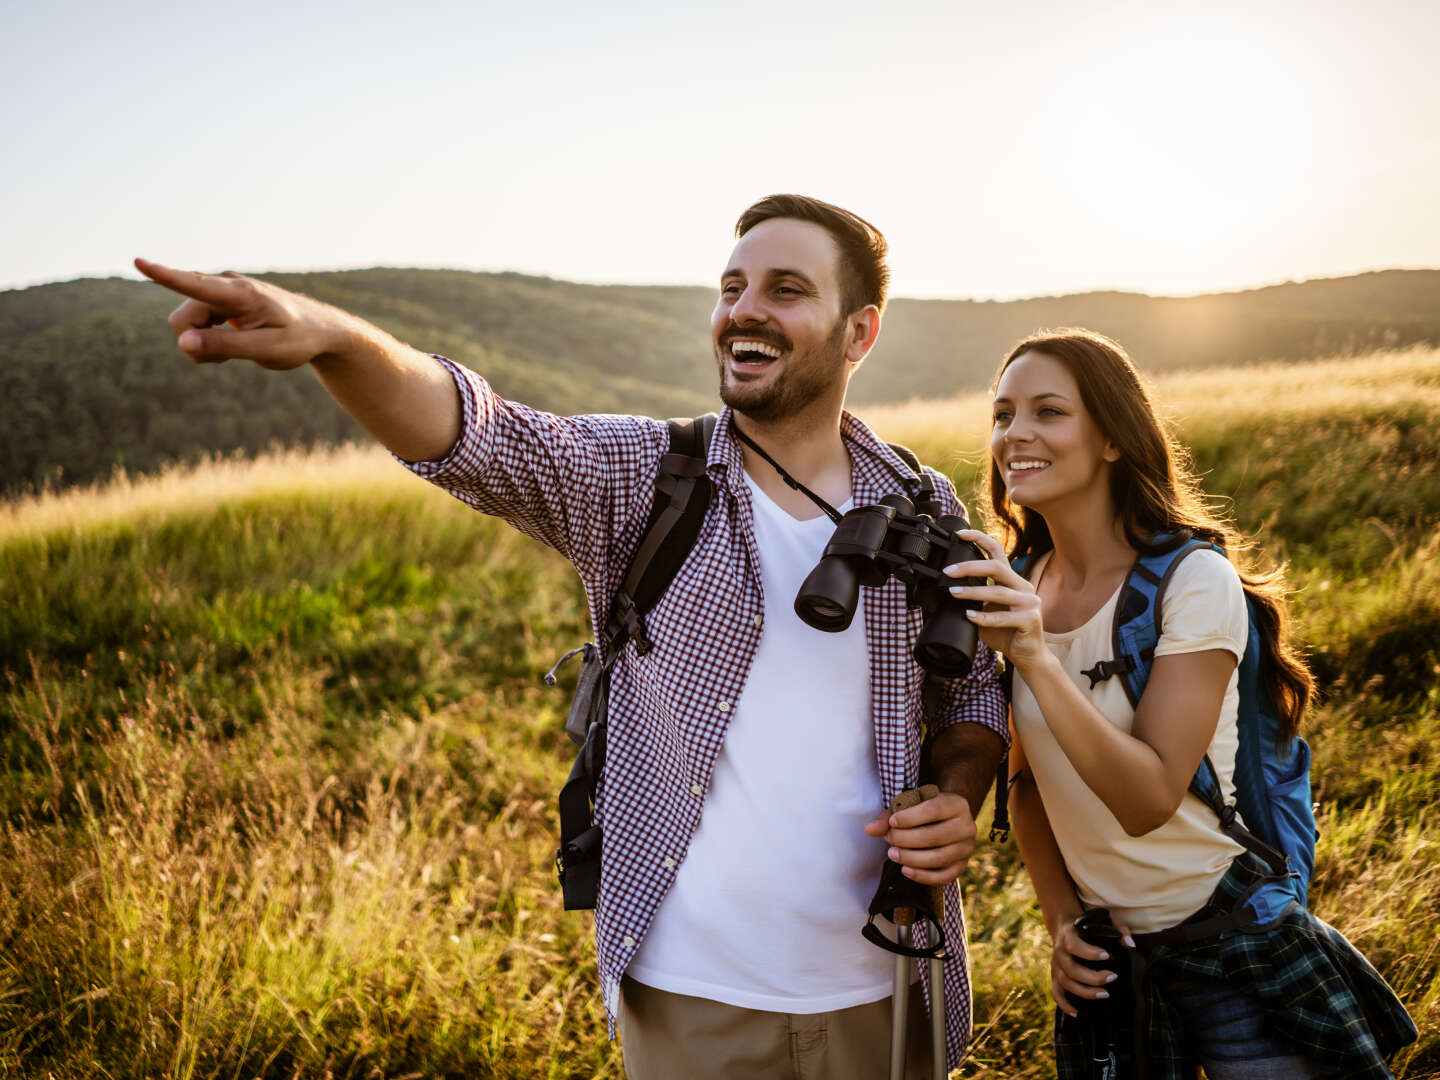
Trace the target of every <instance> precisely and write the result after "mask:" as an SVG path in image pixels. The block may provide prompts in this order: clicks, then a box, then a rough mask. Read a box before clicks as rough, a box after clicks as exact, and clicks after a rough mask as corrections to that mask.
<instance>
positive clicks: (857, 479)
mask: <svg viewBox="0 0 1440 1080" xmlns="http://www.w3.org/2000/svg"><path fill="white" fill-rule="evenodd" d="M442 363H444V364H445V365H446V366H447V367H448V368H449V370H450V371H451V373H452V374H453V375H454V376H455V381H456V385H457V386H458V387H459V390H460V396H461V399H462V404H463V409H464V421H463V427H462V431H461V435H460V438H459V440H458V441H457V442H456V444H455V446H454V447H453V448H452V449H451V451H450V453H449V454H448V455H446V457H444V458H443V459H441V460H439V461H433V462H420V463H409V462H407V463H405V464H406V465H407V467H408V468H410V469H412V470H413V471H414V472H415V473H417V474H418V475H420V476H422V477H424V478H425V479H427V480H430V481H432V482H433V483H435V484H438V485H439V486H440V487H442V488H444V489H445V490H447V491H449V492H450V493H451V494H453V495H454V496H455V497H456V498H458V499H460V500H462V501H463V502H465V503H467V504H468V505H470V506H472V507H474V508H475V509H476V510H480V511H482V512H484V513H487V514H494V515H496V516H498V517H501V518H503V519H504V520H506V521H507V522H509V523H510V524H511V525H513V526H515V527H516V528H517V529H519V530H520V531H521V532H523V533H525V534H526V535H528V536H533V537H535V538H536V539H538V540H541V541H543V542H544V543H546V544H549V545H550V546H551V547H553V548H555V549H556V550H557V551H559V552H560V553H561V554H562V555H564V556H565V557H566V558H567V559H569V560H570V562H571V563H573V564H574V566H575V568H576V570H578V571H579V573H580V577H581V580H582V581H583V582H584V586H585V594H586V597H587V599H588V602H589V607H590V617H591V620H592V622H593V623H594V625H595V626H596V627H603V626H604V625H605V621H606V615H607V613H608V609H609V606H610V601H611V597H613V596H614V594H615V592H616V591H617V590H618V589H619V587H620V583H621V580H622V579H623V578H624V576H625V572H626V570H627V568H628V566H629V561H630V558H631V555H632V553H633V552H634V550H635V548H636V547H637V546H638V545H639V541H640V535H641V532H642V531H643V529H644V525H645V521H646V519H647V517H648V514H649V511H650V505H651V502H652V501H653V499H654V494H655V477H656V474H657V472H658V469H659V462H660V458H661V457H662V456H663V455H664V454H665V453H666V452H667V450H668V449H669V433H668V430H667V428H666V426H665V424H663V423H661V422H659V421H656V420H652V419H649V418H647V417H641V416H572V417H561V416H553V415H551V414H549V413H544V412H539V411H537V410H535V409H531V408H528V407H527V406H524V405H520V404H517V403H516V402H513V401H507V400H506V399H504V398H502V397H500V396H499V395H497V394H496V393H495V392H494V391H493V390H491V389H490V386H489V384H488V383H486V381H485V380H484V379H483V378H481V377H480V376H478V375H476V374H475V373H474V372H472V371H469V370H468V369H466V368H463V367H461V366H459V365H457V364H453V363H451V362H450V361H448V360H444V359H443V358H442ZM841 431H842V432H843V434H844V435H845V436H846V437H847V439H848V440H849V442H850V446H851V455H850V456H851V476H850V479H851V489H852V493H853V498H854V502H855V505H857V506H863V505H866V504H869V503H874V502H878V501H879V499H880V498H881V497H882V496H884V495H887V494H890V493H892V492H894V491H898V490H901V484H900V480H899V478H900V477H902V476H904V477H910V476H913V473H912V472H911V471H910V469H909V467H908V466H907V465H906V464H905V463H904V462H903V461H901V460H900V458H899V457H898V456H897V455H896V454H895V452H894V451H893V450H891V449H890V448H889V447H888V446H886V445H885V443H883V442H882V441H880V440H879V439H877V438H876V437H875V436H874V435H873V434H872V433H871V432H870V431H869V429H868V428H866V427H865V426H864V425H863V424H861V423H860V421H858V420H856V419H855V418H854V417H853V416H851V415H850V414H849V413H846V414H844V415H843V417H842V418H841ZM857 448H858V450H857ZM742 468H743V466H742V465H741V456H740V448H739V444H738V442H737V441H736V440H735V438H734V437H733V435H732V434H731V431H730V426H729V410H728V409H727V410H725V411H723V412H721V414H720V420H719V423H718V424H717V425H716V427H715V436H714V439H713V441H712V442H711V445H710V448H709V454H708V456H707V459H706V471H707V472H708V474H709V476H710V479H711V481H712V485H713V492H714V494H713V495H712V497H711V500H710V505H709V508H708V510H707V512H706V515H705V520H704V522H703V524H702V526H701V529H700V536H699V538H698V539H697V540H696V542H695V546H694V549H693V550H692V552H691V554H690V557H689V558H688V559H687V560H686V561H685V563H684V564H683V565H682V566H681V568H680V571H679V573H678V574H677V575H676V577H675V580H674V581H673V582H672V584H671V585H670V587H669V588H668V589H667V590H666V592H665V595H664V596H663V597H662V598H661V600H660V602H659V603H658V604H657V605H656V606H655V608H654V609H653V610H652V611H651V612H650V613H649V615H648V616H647V617H646V626H647V629H648V632H649V636H650V638H651V640H652V641H653V643H654V647H653V648H652V649H651V651H650V652H648V653H647V654H646V655H645V656H643V657H640V656H637V655H636V654H635V648H634V646H633V645H627V646H626V647H625V649H624V651H623V652H622V654H621V656H620V658H619V660H618V661H617V663H616V664H615V668H614V670H613V672H612V676H611V686H610V716H609V730H608V732H607V746H606V757H605V769H604V775H603V777H602V779H601V783H600V788H599V792H598V797H597V803H598V805H597V811H596V817H597V820H598V821H600V822H601V823H602V824H603V826H604V830H605V844H604V849H603V853H602V857H601V858H602V861H601V873H600V890H599V896H598V900H597V903H596V909H595V945H596V951H597V954H598V964H599V970H600V983H601V988H602V991H603V994H604V1000H605V1009H606V1015H607V1017H608V1018H609V1024H610V1031H611V1034H612V1036H613V1033H614V1024H615V1011H616V1008H617V1005H618V1002H619V992H620V978H621V975H622V974H623V973H624V971H625V968H626V966H627V965H628V964H629V963H630V960H631V958H632V957H633V956H634V955H635V952H636V950H637V949H638V948H639V946H640V942H641V940H642V939H643V938H644V937H645V933H646V930H647V929H648V928H649V926H650V922H651V919H652V918H653V917H654V915H655V912H656V910H657V909H658V908H659V906H660V902H661V900H662V899H663V898H664V896H665V893H666V891H667V890H668V889H669V888H670V884H671V882H672V881H673V880H674V878H675V875H676V873H678V872H679V869H680V867H681V865H683V861H684V857H685V852H686V849H687V847H688V845H689V843H690V838H691V836H692V835H693V834H694V832H695V828H696V826H697V825H698V824H699V821H700V813H701V810H702V809H703V807H704V804H705V792H706V790H707V788H708V787H709V785H710V777H711V772H712V770H713V768H714V766H715V760H716V758H717V756H718V755H719V753H720V748H721V745H722V743H723V742H724V739H725V729H726V726H727V724H728V722H729V720H730V716H731V706H732V705H733V703H734V702H736V701H738V700H739V699H740V691H741V689H742V688H743V687H744V685H745V679H746V676H747V674H748V673H749V669H750V664H751V662H752V660H753V659H754V657H755V650H756V647H757V646H758V645H759V642H760V635H761V632H762V628H763V624H764V613H765V605H766V598H765V597H764V596H762V595H761V587H760V580H761V579H760V570H759V555H758V552H757V550H756V547H755V536H754V523H753V518H752V516H751V502H750V498H751V496H750V491H749V488H748V487H747V486H746V483H745V479H744V476H743V473H742ZM930 472H931V476H932V478H934V480H935V486H936V488H937V491H938V493H939V497H940V499H941V500H942V502H943V503H944V505H945V508H946V512H947V513H962V514H963V512H964V511H963V510H962V509H961V508H960V504H959V501H958V500H957V499H956V497H955V494H954V490H953V488H952V487H951V485H950V483H949V481H948V480H946V479H944V478H943V477H941V476H940V475H939V474H938V473H935V472H933V470H931V471H930ZM773 599H774V602H776V603H781V604H789V603H791V602H792V599H791V598H790V597H776V598H773ZM862 610H863V611H864V615H865V634H866V639H867V641H868V642H869V651H870V684H871V701H872V706H873V709H874V724H875V756H876V760H877V762H878V764H879V770H880V784H881V788H882V792H883V795H884V798H885V800H886V802H887V803H888V801H889V800H890V799H892V798H893V797H894V796H895V795H896V794H897V793H898V792H900V791H902V790H904V789H906V788H909V787H913V786H914V785H915V783H916V781H917V777H918V775H919V770H920V741H921V734H922V733H921V729H920V723H921V683H922V680H923V674H924V673H923V672H922V670H921V669H920V667H919V666H918V665H917V664H916V663H915V661H914V660H913V659H912V657H911V647H912V646H913V644H914V641H915V635H916V633H917V632H918V631H919V629H920V622H921V614H920V612H918V611H915V610H912V609H909V608H907V607H906V606H905V589H904V586H903V585H902V584H901V583H900V582H898V581H896V580H895V579H893V578H892V579H890V580H889V581H888V582H887V583H886V584H885V585H883V586H881V587H880V588H878V589H872V590H870V591H869V592H868V593H867V595H866V602H865V604H864V605H863V609H862ZM805 674H806V673H800V675H801V677H805ZM811 674H812V675H813V676H814V677H817V678H818V677H823V674H822V673H819V672H815V673H811ZM945 688H946V695H945V697H946V700H945V702H944V706H943V708H942V709H941V710H940V712H939V715H938V716H937V717H936V718H934V719H933V720H932V724H938V725H940V726H944V725H948V724H954V723H963V722H968V723H978V724H983V725H984V726H986V727H988V728H990V729H992V730H993V731H995V732H997V733H999V734H1000V735H1001V737H1002V738H1004V739H1006V741H1007V742H1008V734H1007V731H1006V724H1005V713H1004V702H1003V698H1002V694H1001V690H1000V687H999V684H998V681H997V679H996V677H995V658H994V655H993V654H992V653H991V652H990V651H989V650H988V649H986V648H985V647H984V646H983V645H981V646H980V648H979V651H978V653H977V655H976V658H975V663H974V666H973V667H972V668H971V671H970V674H969V675H967V676H966V677H965V678H963V679H955V680H950V681H948V682H946V683H945ZM875 870H876V880H877V882H878V880H879V872H880V867H879V866H877V867H876V868H875ZM948 894H949V895H948V900H947V905H946V919H945V923H946V924H945V934H946V938H947V939H948V941H950V942H951V943H953V945H954V947H953V948H952V949H951V950H950V953H949V959H948V960H947V961H946V963H945V983H946V990H947V994H946V1002H947V1006H948V1008H947V1010H946V1011H947V1013H948V1014H949V1015H948V1017H947V1020H948V1023H947V1026H948V1028H949V1039H950V1047H949V1050H950V1053H949V1056H950V1059H951V1064H952V1065H953V1064H955V1063H956V1062H957V1061H958V1058H959V1055H960V1053H961V1051H962V1050H963V1048H964V1046H965V1044H966V1043H967V1042H968V1041H969V1037H970V981H969V974H968V965H967V963H966V959H965V950H964V942H965V930H964V919H963V913H962V911H961V906H960V903H959V895H958V891H957V890H956V887H955V886H954V885H951V886H950V887H949V889H948ZM917 930H919V928H917ZM855 931H856V933H859V931H860V927H859V926H857V927H856V928H855ZM919 936H920V937H921V939H922V940H923V931H921V932H920V933H919ZM927 998H928V992H927Z"/></svg>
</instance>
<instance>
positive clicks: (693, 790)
mask: <svg viewBox="0 0 1440 1080" xmlns="http://www.w3.org/2000/svg"><path fill="white" fill-rule="evenodd" d="M690 794H691V795H704V794H705V789H704V788H702V787H701V786H700V785H699V784H691V785H690Z"/></svg>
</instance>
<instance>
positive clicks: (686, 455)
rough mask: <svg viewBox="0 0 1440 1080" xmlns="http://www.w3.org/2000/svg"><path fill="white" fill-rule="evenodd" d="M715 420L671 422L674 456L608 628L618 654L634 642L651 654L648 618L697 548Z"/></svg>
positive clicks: (658, 481) (666, 460)
mask: <svg viewBox="0 0 1440 1080" xmlns="http://www.w3.org/2000/svg"><path fill="white" fill-rule="evenodd" d="M717 419H718V418H717V417H716V415H715V414H714V413H706V414H705V415H704V416H697V417H695V418H694V419H693V420H671V421H669V428H670V451H669V453H667V454H666V455H665V456H664V457H662V458H661V459H660V471H659V473H658V474H657V475H656V477H655V501H654V502H653V503H652V504H651V506H650V518H649V520H648V521H647V522H646V525H645V532H644V533H643V534H642V535H641V538H640V546H639V547H637V548H636V549H635V554H634V556H633V557H632V558H631V560H630V569H629V570H627V571H626V573H625V580H624V581H623V582H622V583H621V585H620V591H619V592H617V593H616V594H615V599H614V601H613V602H612V603H611V605H610V618H609V621H608V623H607V624H606V627H605V636H606V638H608V639H609V641H608V644H609V651H610V652H619V650H620V648H621V647H622V646H623V645H624V644H625V642H626V640H627V639H628V640H631V641H634V642H635V651H636V652H637V653H639V654H640V655H641V656H644V655H645V654H646V653H647V652H649V651H650V647H651V642H650V638H649V636H648V635H647V634H646V632H645V615H646V613H648V612H649V611H650V609H651V608H653V607H654V606H655V604H656V603H657V602H658V601H659V600H660V597H661V596H663V595H664V593H665V590H666V589H667V588H669V587H670V582H671V581H673V580H674V579H675V575H676V574H677V573H679V571H680V566H681V564H682V563H684V561H685V559H686V557H688V556H689V554H690V549H691V548H692V547H694V546H695V539H696V537H698V536H699V535H700V525H701V522H703V521H704V520H705V511H706V509H707V508H708V507H709V505H710V477H709V476H708V475H707V474H706V472H705V456H706V454H707V452H708V450H709V447H710V439H711V437H712V435H713V434H714V432H715V422H716V420H717Z"/></svg>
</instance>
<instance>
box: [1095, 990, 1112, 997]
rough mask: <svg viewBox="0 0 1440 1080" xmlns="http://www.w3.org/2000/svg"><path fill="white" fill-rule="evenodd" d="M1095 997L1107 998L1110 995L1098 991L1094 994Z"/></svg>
mask: <svg viewBox="0 0 1440 1080" xmlns="http://www.w3.org/2000/svg"><path fill="white" fill-rule="evenodd" d="M1095 996H1096V997H1097V998H1108V997H1109V996H1110V995H1109V994H1107V993H1106V992H1105V991H1104V990H1099V991H1097V992H1096V994H1095Z"/></svg>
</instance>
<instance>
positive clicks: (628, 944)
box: [625, 934, 635, 949]
mask: <svg viewBox="0 0 1440 1080" xmlns="http://www.w3.org/2000/svg"><path fill="white" fill-rule="evenodd" d="M625 947H626V948H627V949H633V948H634V947H635V939H634V938H633V937H631V936H630V935H629V934H626V935H625Z"/></svg>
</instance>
